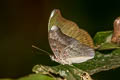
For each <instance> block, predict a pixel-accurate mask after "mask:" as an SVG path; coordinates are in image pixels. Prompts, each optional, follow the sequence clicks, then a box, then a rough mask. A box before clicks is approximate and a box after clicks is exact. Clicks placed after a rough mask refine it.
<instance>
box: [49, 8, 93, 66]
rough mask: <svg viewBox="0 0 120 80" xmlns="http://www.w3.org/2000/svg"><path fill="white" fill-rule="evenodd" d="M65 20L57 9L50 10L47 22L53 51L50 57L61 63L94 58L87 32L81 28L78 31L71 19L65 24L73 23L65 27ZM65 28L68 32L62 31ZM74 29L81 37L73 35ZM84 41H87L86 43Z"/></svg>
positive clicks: (79, 61)
mask: <svg viewBox="0 0 120 80" xmlns="http://www.w3.org/2000/svg"><path fill="white" fill-rule="evenodd" d="M62 20H63V23H62V24H61V22H59V21H62ZM67 21H68V20H65V19H63V18H62V17H61V16H60V12H59V10H57V9H56V10H53V11H52V13H51V16H50V19H49V24H48V40H49V44H50V47H51V49H52V51H53V53H54V54H53V55H50V57H51V59H52V60H54V61H56V62H58V63H61V64H69V65H70V64H72V63H81V62H84V61H87V60H89V59H92V58H94V55H95V51H94V49H93V46H92V45H93V41H92V39H91V37H90V36H89V34H88V33H87V32H86V31H84V30H82V29H79V31H78V30H77V29H78V28H77V29H76V26H75V23H73V22H71V21H68V23H67V24H69V25H67V27H68V26H71V25H73V24H74V25H73V26H72V27H69V28H67V27H66V24H65V22H67ZM70 24H71V25H70ZM66 28H67V29H66ZM71 28H72V30H71ZM65 29H66V32H67V31H68V32H67V33H68V34H67V33H66V34H65V31H62V30H65ZM69 30H71V31H69ZM74 30H75V31H77V32H79V33H78V34H79V35H80V36H79V35H77V36H78V37H81V38H77V37H74V36H76V35H74V32H75V31H74ZM73 31H74V32H73ZM70 32H71V33H72V34H71V33H70ZM79 39H80V40H79ZM86 41H87V42H89V43H88V44H86ZM90 42H91V43H90ZM91 44H92V45H91Z"/></svg>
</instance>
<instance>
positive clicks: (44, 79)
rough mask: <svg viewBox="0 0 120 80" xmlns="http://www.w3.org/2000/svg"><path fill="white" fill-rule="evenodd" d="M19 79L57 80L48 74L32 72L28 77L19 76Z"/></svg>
mask: <svg viewBox="0 0 120 80" xmlns="http://www.w3.org/2000/svg"><path fill="white" fill-rule="evenodd" d="M17 80H55V79H53V78H51V77H49V76H47V75H42V74H31V75H29V76H26V77H22V78H19V79H17Z"/></svg>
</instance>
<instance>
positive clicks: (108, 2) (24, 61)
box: [0, 0, 120, 80]
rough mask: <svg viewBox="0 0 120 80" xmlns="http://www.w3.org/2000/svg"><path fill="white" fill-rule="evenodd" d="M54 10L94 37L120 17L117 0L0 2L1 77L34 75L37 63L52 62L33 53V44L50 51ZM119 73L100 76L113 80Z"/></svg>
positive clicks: (27, 0) (115, 71) (109, 28)
mask: <svg viewBox="0 0 120 80" xmlns="http://www.w3.org/2000/svg"><path fill="white" fill-rule="evenodd" d="M55 8H57V9H60V10H61V12H62V14H63V16H64V17H65V18H67V19H69V20H72V21H74V22H76V23H77V24H78V25H79V26H80V28H83V29H85V30H86V31H88V32H89V33H90V34H91V36H92V37H94V35H95V33H96V32H98V31H105V30H112V29H113V21H114V19H115V18H117V17H118V16H120V3H119V2H118V1H116V0H1V1H0V78H3V77H11V78H17V77H21V76H25V75H28V74H30V73H32V70H31V69H32V67H33V66H34V65H35V64H45V65H51V64H52V63H53V62H49V61H48V60H49V57H47V58H45V56H42V55H39V54H34V53H32V52H31V49H32V48H31V44H34V45H37V46H38V47H40V48H42V49H44V50H46V51H49V52H51V50H50V47H49V44H48V40H47V28H48V26H47V25H48V19H49V15H50V13H51V11H52V10H53V9H55ZM108 73H109V74H108ZM113 73H116V74H115V75H113ZM118 73H120V69H117V70H111V71H109V72H107V73H105V74H104V73H100V75H101V76H105V79H106V80H107V79H109V80H110V78H111V77H109V76H110V75H112V76H113V77H116V76H118ZM98 77H99V76H98ZM111 79H112V78H111Z"/></svg>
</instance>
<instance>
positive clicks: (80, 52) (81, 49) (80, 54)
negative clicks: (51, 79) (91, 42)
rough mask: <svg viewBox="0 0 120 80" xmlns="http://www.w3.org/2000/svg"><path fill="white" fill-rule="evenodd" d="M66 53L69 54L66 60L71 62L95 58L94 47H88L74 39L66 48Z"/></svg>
mask: <svg viewBox="0 0 120 80" xmlns="http://www.w3.org/2000/svg"><path fill="white" fill-rule="evenodd" d="M64 53H67V54H69V56H67V58H66V61H69V62H70V63H81V62H84V61H87V60H89V59H92V58H94V55H95V51H94V49H93V48H91V47H88V46H87V45H84V44H82V43H80V42H79V41H77V40H75V39H73V40H72V42H71V44H70V45H68V46H67V47H66V48H64Z"/></svg>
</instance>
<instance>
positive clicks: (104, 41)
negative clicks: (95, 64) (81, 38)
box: [94, 31, 120, 50]
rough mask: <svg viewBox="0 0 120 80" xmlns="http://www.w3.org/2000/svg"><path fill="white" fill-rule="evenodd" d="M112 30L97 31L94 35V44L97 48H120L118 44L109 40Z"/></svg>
mask: <svg viewBox="0 0 120 80" xmlns="http://www.w3.org/2000/svg"><path fill="white" fill-rule="evenodd" d="M111 38H112V31H102V32H97V34H96V35H95V37H94V44H95V46H96V48H97V49H98V50H111V49H116V48H120V47H119V45H117V44H115V43H112V42H111Z"/></svg>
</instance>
